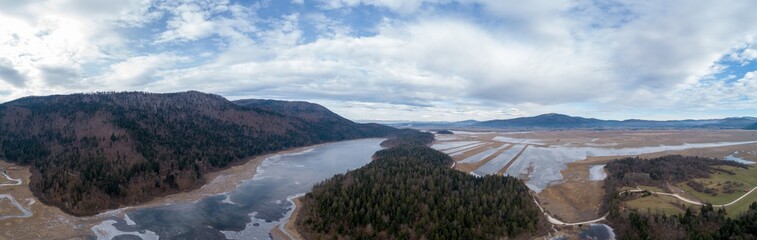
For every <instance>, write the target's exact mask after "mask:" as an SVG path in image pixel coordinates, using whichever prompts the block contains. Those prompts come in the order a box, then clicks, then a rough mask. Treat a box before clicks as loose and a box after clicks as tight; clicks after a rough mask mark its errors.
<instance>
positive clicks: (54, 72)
mask: <svg viewBox="0 0 757 240" xmlns="http://www.w3.org/2000/svg"><path fill="white" fill-rule="evenodd" d="M755 12H757V1H744V0H734V1H727V0H718V1H690V0H685V1H684V0H669V1H637V0H628V1H600V0H595V1H591V0H562V1H560V0H557V1H556V0H529V1H511V0H270V1H175V0H162V1H149V0H114V1H104V0H26V1H14V0H0V102H5V101H9V100H12V99H16V98H19V97H23V96H28V95H50V94H65V93H73V92H92V91H134V90H136V91H151V92H175V91H185V90H199V91H203V92H210V93H216V94H220V95H223V96H225V97H227V98H229V99H240V98H272V99H282V100H306V101H312V102H316V103H320V104H322V105H325V106H327V107H329V108H331V109H332V110H334V111H335V112H337V113H339V114H342V115H344V116H346V117H348V118H351V119H375V120H421V121H429V120H464V119H478V120H486V119H494V118H513V117H517V116H524V115H534V114H541V113H549V112H559V113H566V114H571V115H580V116H587V117H598V118H604V119H625V118H644V119H678V118H714V117H726V116H746V115H749V116H757V24H756V23H757V14H755Z"/></svg>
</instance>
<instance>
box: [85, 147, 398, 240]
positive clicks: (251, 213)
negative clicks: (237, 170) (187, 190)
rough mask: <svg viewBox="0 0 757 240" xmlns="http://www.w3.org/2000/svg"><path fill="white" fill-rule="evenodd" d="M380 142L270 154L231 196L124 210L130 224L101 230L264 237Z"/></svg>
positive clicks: (117, 221) (111, 222)
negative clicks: (299, 200)
mask: <svg viewBox="0 0 757 240" xmlns="http://www.w3.org/2000/svg"><path fill="white" fill-rule="evenodd" d="M383 140H384V139H362V140H352V141H343V142H337V143H329V144H324V145H319V146H317V147H313V148H311V149H308V150H305V151H302V152H299V153H292V154H282V155H274V156H272V157H269V158H267V159H265V160H264V161H263V163H262V164H261V165H260V166H258V168H257V174H256V175H255V177H254V178H252V179H249V180H247V181H244V182H242V183H240V184H239V186H237V188H236V190H234V191H233V192H229V193H226V194H223V195H217V196H211V197H207V198H205V199H202V200H200V201H197V202H194V203H177V204H170V205H166V206H161V207H154V208H143V209H133V210H128V211H126V214H128V217H129V220H130V221H127V219H121V218H112V219H108V220H106V221H104V222H103V223H102V224H101V225H100V226H101V227H102V229H104V230H107V231H108V232H112V233H116V234H119V236H120V237H136V236H145V235H147V236H153V234H154V235H156V236H159V237H160V238H161V239H269V235H268V234H269V232H270V230H271V229H272V228H273V227H274V226H275V225H277V224H280V223H281V222H282V221H284V220H286V219H287V218H288V216H289V215H288V214H289V212H290V211H291V209H292V203H291V202H290V201H288V199H291V197H292V196H295V195H297V194H301V193H305V192H307V191H309V190H310V189H311V188H312V186H313V185H314V184H316V183H318V182H321V181H323V180H325V179H327V178H329V177H332V176H334V175H335V174H339V173H344V172H347V171H348V170H350V169H355V168H359V167H362V166H363V165H365V164H367V163H368V162H370V161H371V156H373V153H375V152H376V151H378V150H380V149H381V147H380V146H379V144H380V143H381V142H382V141H383ZM129 232H131V234H130V233H129ZM129 235H130V236H129Z"/></svg>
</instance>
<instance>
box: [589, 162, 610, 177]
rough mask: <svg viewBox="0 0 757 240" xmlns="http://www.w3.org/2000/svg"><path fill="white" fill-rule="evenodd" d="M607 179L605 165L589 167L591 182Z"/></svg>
mask: <svg viewBox="0 0 757 240" xmlns="http://www.w3.org/2000/svg"><path fill="white" fill-rule="evenodd" d="M605 178H607V173H606V172H605V164H602V165H593V166H591V167H589V180H592V181H601V180H605Z"/></svg>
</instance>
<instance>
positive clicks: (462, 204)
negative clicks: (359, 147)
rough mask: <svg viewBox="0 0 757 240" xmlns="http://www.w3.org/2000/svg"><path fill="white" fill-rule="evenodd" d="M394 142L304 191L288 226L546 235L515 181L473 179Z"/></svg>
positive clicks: (317, 231)
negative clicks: (366, 160) (358, 164)
mask: <svg viewBox="0 0 757 240" xmlns="http://www.w3.org/2000/svg"><path fill="white" fill-rule="evenodd" d="M418 141H420V140H418ZM402 142H408V143H409V144H400V145H396V146H394V147H393V148H390V149H385V150H381V151H378V152H376V154H375V155H374V160H373V161H372V162H371V163H369V164H368V165H366V166H364V167H362V168H360V169H357V170H354V171H350V172H348V173H346V174H340V175H336V176H334V177H333V178H331V179H328V180H326V181H324V182H322V183H320V184H317V185H316V186H315V187H314V188H313V191H312V192H310V193H308V194H307V195H306V196H304V197H303V198H302V202H303V205H304V206H303V208H302V210H300V213H301V215H300V217H298V218H297V222H296V225H297V226H298V228H299V229H300V232H301V233H303V234H304V236H305V238H307V239H331V238H340V239H502V238H519V237H528V236H532V235H535V234H539V233H546V230H544V229H546V227H545V224H547V222H546V220H545V219H543V215H542V213H541V211H540V210H539V208H538V207H537V206H536V204H535V203H534V201H533V200H532V198H531V196H530V195H529V190H528V188H527V187H526V185H525V184H524V183H523V182H522V181H520V180H518V179H516V178H512V177H501V176H493V175H489V176H485V177H474V176H471V175H469V174H466V173H464V172H460V171H457V170H453V169H451V168H450V165H451V164H452V159H451V158H450V157H449V156H448V155H446V154H444V153H442V152H439V151H436V150H434V149H431V148H429V147H426V146H423V145H419V144H413V143H415V142H416V141H413V140H405V141H402ZM421 142H422V141H421Z"/></svg>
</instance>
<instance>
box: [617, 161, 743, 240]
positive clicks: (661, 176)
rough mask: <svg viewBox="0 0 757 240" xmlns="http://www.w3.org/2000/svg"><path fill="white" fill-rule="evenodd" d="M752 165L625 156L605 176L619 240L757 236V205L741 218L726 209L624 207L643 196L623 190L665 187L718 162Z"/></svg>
mask: <svg viewBox="0 0 757 240" xmlns="http://www.w3.org/2000/svg"><path fill="white" fill-rule="evenodd" d="M723 165H729V166H737V167H743V168H746V167H747V166H746V165H744V164H740V163H736V162H731V161H723V160H718V159H712V158H703V157H685V156H678V155H674V156H664V157H659V158H654V159H650V160H645V159H641V158H625V159H620V160H615V161H613V162H610V163H608V164H607V165H606V169H607V170H608V172H609V175H608V177H607V179H605V189H606V191H607V193H608V200H607V204H606V208H607V210H608V211H609V213H610V214H609V216H608V221H609V222H610V225H611V226H612V227H613V228H614V230H615V234H616V236H618V238H619V239H757V203H752V204H751V205H750V207H749V210H748V211H747V212H746V213H744V214H743V215H741V216H740V217H738V218H736V219H730V218H728V217H727V216H726V212H725V210H724V209H722V208H718V209H715V208H713V207H712V205H709V204H708V205H705V206H702V207H701V208H700V209H698V210H699V211H694V209H687V210H686V212H685V213H684V214H681V215H674V216H666V215H662V214H652V213H647V212H644V211H641V212H639V211H637V210H634V209H624V208H622V206H621V203H622V202H623V201H626V200H630V199H633V198H635V197H638V196H634V195H631V194H620V193H619V189H620V188H622V187H624V186H626V187H636V186H638V185H647V186H658V187H661V188H664V185H665V183H667V182H671V183H673V182H675V183H677V182H684V181H687V180H690V179H693V178H706V177H709V176H710V174H712V173H714V172H717V171H726V170H724V169H721V168H718V166H723Z"/></svg>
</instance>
